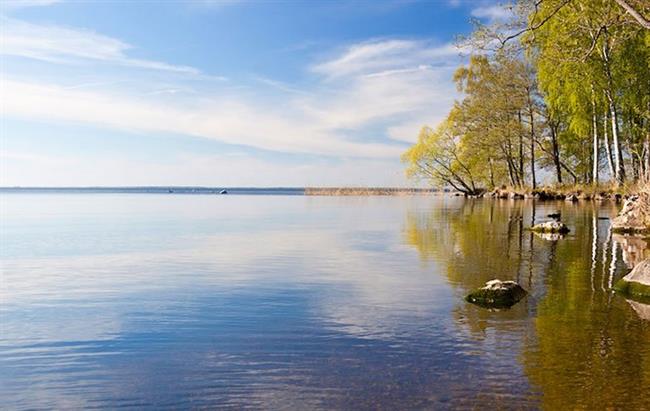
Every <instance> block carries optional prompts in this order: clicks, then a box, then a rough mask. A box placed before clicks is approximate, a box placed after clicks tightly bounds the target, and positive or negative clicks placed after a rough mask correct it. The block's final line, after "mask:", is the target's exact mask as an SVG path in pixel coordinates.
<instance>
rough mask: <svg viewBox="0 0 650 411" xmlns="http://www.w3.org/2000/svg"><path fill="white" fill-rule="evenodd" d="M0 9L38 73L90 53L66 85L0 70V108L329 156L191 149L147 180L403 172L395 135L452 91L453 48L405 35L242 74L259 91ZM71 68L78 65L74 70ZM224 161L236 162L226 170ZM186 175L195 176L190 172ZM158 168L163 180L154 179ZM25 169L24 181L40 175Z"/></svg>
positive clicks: (14, 44)
mask: <svg viewBox="0 0 650 411" xmlns="http://www.w3.org/2000/svg"><path fill="white" fill-rule="evenodd" d="M0 18H2V23H3V24H2V25H3V27H2V32H3V36H1V38H0V54H3V55H5V56H13V57H18V58H19V59H18V60H22V59H30V60H32V61H37V62H39V64H40V65H41V66H38V67H41V68H44V70H43V71H42V72H43V73H49V72H50V70H49V68H51V67H54V66H58V65H62V64H64V65H67V64H75V63H88V62H90V63H93V71H92V74H93V75H92V77H90V78H87V77H86V75H83V76H80V78H79V79H82V80H83V81H79V82H78V84H72V85H71V84H70V78H68V77H65V78H64V77H56V76H53V75H49V74H48V75H47V76H45V75H43V76H40V77H39V76H35V75H34V74H33V73H35V72H38V71H37V70H34V71H33V72H32V73H31V74H24V73H20V72H13V73H7V72H4V73H2V76H3V82H2V83H3V84H2V87H3V89H2V92H3V95H4V96H9V98H3V99H0V106H1V107H0V112H1V113H2V115H3V116H8V117H13V118H19V119H24V120H27V121H30V120H35V121H39V122H42V121H43V122H55V123H65V124H73V125H76V124H84V125H91V126H94V127H99V128H105V129H110V130H126V131H130V132H136V133H139V134H147V135H164V134H173V135H184V136H190V137H194V138H201V139H207V140H213V141H218V142H220V143H226V144H231V145H234V146H238V148H239V147H241V146H247V147H252V148H255V149H260V150H265V151H274V152H282V153H294V154H295V153H297V154H309V155H317V156H322V157H325V158H328V161H336V162H337V165H335V166H333V165H331V164H320V163H319V164H315V165H313V166H310V167H307V168H300V167H297V166H295V165H292V166H289V165H278V164H275V163H272V164H270V163H267V162H263V161H260V160H254V159H251V158H250V157H242V158H240V159H238V160H237V161H235V160H226V159H223V158H222V159H218V160H216V159H214V158H209V159H202V158H194V157H193V158H191V159H190V160H188V161H191V162H193V163H195V165H194V166H192V167H190V166H187V165H180V164H175V165H173V166H171V165H169V166H167V165H165V166H155V165H152V166H151V167H150V168H151V174H147V175H153V174H156V173H157V172H160V176H161V177H160V179H156V180H147V179H146V176H144V177H143V180H142V181H141V183H143V184H166V183H167V184H171V183H172V182H178V183H181V184H182V183H185V184H188V183H189V184H192V183H193V184H197V183H199V182H200V181H205V182H206V183H207V181H208V180H209V179H210V175H214V173H215V172H217V171H218V172H223V174H224V175H227V174H232V175H237V176H238V178H240V181H243V177H242V176H247V175H248V174H246V173H247V171H245V170H246V169H247V168H246V166H245V164H248V165H249V169H250V166H251V165H253V166H254V167H253V169H254V170H255V172H254V173H253V174H255V175H257V176H259V175H261V174H268V175H269V184H272V182H271V180H270V179H271V176H272V175H275V176H276V178H277V180H275V181H280V180H281V179H282V180H281V181H286V182H287V184H289V182H293V181H294V180H295V184H296V185H302V184H310V183H313V184H315V185H318V184H340V183H341V182H343V181H345V179H346V177H347V178H348V179H349V178H350V176H351V175H354V174H355V173H356V174H357V175H359V176H363V175H365V176H369V175H373V176H378V179H369V180H367V181H366V180H363V179H361V177H360V178H359V179H360V180H358V181H357V184H381V181H393V182H395V181H403V180H402V174H401V169H400V166H399V163H398V160H397V159H398V158H399V155H400V154H401V153H402V152H403V150H404V149H405V148H406V147H407V145H406V143H408V142H412V141H414V140H415V139H416V138H417V133H418V130H419V128H420V127H421V126H422V125H424V124H428V125H435V122H437V121H438V120H439V119H440V118H441V117H442V116H443V115H444V114H445V113H446V112H447V111H448V109H449V107H450V106H451V104H452V103H453V99H454V97H455V96H456V91H455V88H454V87H453V84H452V83H451V80H450V79H451V74H452V72H453V70H454V68H455V66H456V65H457V64H458V63H459V62H460V57H458V50H457V49H456V48H455V47H454V46H453V45H451V44H435V43H433V42H429V41H425V40H413V39H382V40H373V41H365V42H359V43H355V44H349V45H347V46H346V47H342V48H341V49H339V50H338V52H337V53H336V52H335V53H332V54H330V57H329V58H327V59H320V60H319V61H317V62H312V64H309V62H307V63H306V64H305V75H306V76H308V80H309V81H306V82H296V83H293V82H286V81H284V82H282V81H278V80H276V79H272V78H268V77H265V76H257V77H254V79H255V80H256V81H257V82H258V84H262V85H264V86H266V91H268V92H269V93H267V94H265V95H264V96H263V98H262V97H261V96H260V95H259V93H258V89H255V90H253V91H252V90H251V88H250V87H248V86H246V85H245V84H235V82H232V83H227V86H226V85H225V84H224V85H221V86H220V85H218V83H219V82H211V81H210V80H212V78H208V77H207V76H206V75H204V74H201V73H200V72H199V70H198V69H196V68H193V67H188V66H184V65H174V64H170V63H166V62H162V61H156V60H147V59H140V58H135V57H133V56H132V54H131V53H132V51H133V47H132V46H131V45H130V44H128V43H126V42H124V41H121V40H119V39H115V38H112V37H109V36H105V35H102V34H100V33H96V32H94V31H90V30H84V29H78V28H70V27H62V26H53V25H37V24H33V23H28V22H24V21H20V20H16V19H12V18H8V17H0ZM116 66H119V67H120V70H121V71H120V74H119V75H115V70H112V69H109V70H101V72H100V70H94V68H95V67H96V68H97V69H102V68H106V67H109V68H114V67H116ZM8 67H9V66H8ZM81 67H83V66H81ZM150 70H155V71H157V72H159V73H158V74H160V76H157V78H156V79H155V80H154V79H149V78H148V77H149V76H147V75H146V74H143V73H149V71H150ZM65 71H66V72H67V71H69V70H68V69H67V68H66V69H65ZM80 71H82V72H84V73H86V72H85V71H84V69H83V68H82V69H81V70H80ZM88 74H91V73H90V72H88ZM125 74H126V75H125ZM177 74H182V75H180V76H179V75H177ZM134 79H137V81H135V80H134ZM215 84H216V85H215ZM302 84H308V86H304V85H302ZM161 138H162V137H161ZM16 160H17V157H16V156H15V155H14V156H13V161H16ZM23 160H24V161H27V159H26V158H23ZM32 160H34V161H32V162H31V163H34V162H38V163H39V164H41V165H42V170H40V175H41V176H42V175H43V174H44V173H47V170H48V168H47V167H49V166H48V164H50V163H51V162H47V161H40V162H39V161H37V160H35V159H32ZM75 161H76V160H75ZM84 161H85V160H84ZM114 162H115V160H114V159H111V161H110V162H107V163H106V164H105V165H106V167H107V168H112V169H115V167H114ZM31 163H30V164H31ZM86 163H88V164H86ZM90 163H92V165H93V166H94V165H96V164H98V163H97V162H96V161H91V160H89V161H86V162H85V163H84V164H85V165H84V166H83V167H86V168H88V169H89V170H90V169H91V168H92V167H90V166H89V164H90ZM111 164H112V165H111ZM197 164H200V167H199V166H198V165H197ZM217 164H219V165H218V166H217ZM225 164H227V165H230V166H232V167H231V168H232V169H233V170H237V171H236V172H230V173H228V171H227V170H228V167H225V166H223V165H225ZM52 167H54V166H52ZM57 167H58V166H57ZM79 167H81V168H83V167H82V166H79ZM179 167H181V168H182V169H183V170H187V174H184V175H183V178H186V179H184V180H182V181H181V180H174V179H173V176H174V175H176V174H175V173H177V170H178V169H179ZM197 167H199V168H197ZM32 168H33V165H32ZM27 169H28V168H23V169H18V168H16V169H12V170H13V171H12V170H6V173H5V174H6V175H9V174H8V173H9V172H11V173H12V174H11V175H13V178H14V180H11V183H12V184H14V183H19V182H20V181H21V180H20V178H21V177H20V175H22V174H24V171H25V170H27ZM66 169H75V170H76V168H75V167H72V166H71V167H67V168H66V167H63V166H61V167H59V168H58V169H57V170H58V171H56V173H54V171H53V173H54V174H52V175H64V174H65V170H66ZM124 169H125V170H127V169H128V170H131V171H133V170H135V169H137V165H134V164H132V163H129V164H128V167H127V164H125V166H124ZM362 169H363V170H366V172H363V171H362ZM16 170H22V171H21V172H17V171H16ZM156 170H157V171H156ZM264 170H267V171H264ZM323 170H328V171H326V172H327V173H330V175H331V179H329V180H328V179H326V178H324V177H321V178H318V176H319V175H321V174H323ZM37 171H38V170H37ZM34 173H36V174H38V173H37V172H36V171H34ZM57 173H58V174H57ZM192 173H194V174H195V175H197V176H198V175H201V176H202V177H201V178H203V179H204V180H199V179H195V180H191V177H190V174H192ZM387 173H388V174H390V175H387ZM133 174H137V173H135V172H133ZM253 174H251V177H250V178H251V181H254V175H253ZM87 176H88V179H86V180H87V181H86V180H84V181H85V182H88V183H90V180H89V179H90V177H93V178H99V175H96V174H92V172H90V171H89V172H88V174H87ZM292 176H295V178H294V179H293V180H292V178H293V177H292ZM311 176H313V180H311V178H312V177H311ZM163 177H164V178H167V179H168V180H164V181H163ZM379 177H381V178H379ZM33 178H34V181H36V180H38V178H41V177H39V176H38V175H34V176H33ZM61 178H62V179H61V180H57V181H60V184H65V178H74V176H72V175H67V174H66V175H65V178H63V177H61ZM145 180H146V181H145ZM261 180H262V178H261V177H258V180H257V181H260V182H259V183H257V184H262V182H261ZM23 181H24V180H23ZM210 181H213V180H210ZM115 183H120V184H133V183H134V182H133V181H131V180H129V181H127V182H121V180H120V181H115ZM222 184H223V182H222ZM233 184H236V182H233ZM241 184H243V183H241ZM253 184H254V183H253Z"/></svg>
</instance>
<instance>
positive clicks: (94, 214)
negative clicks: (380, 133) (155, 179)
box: [0, 193, 650, 410]
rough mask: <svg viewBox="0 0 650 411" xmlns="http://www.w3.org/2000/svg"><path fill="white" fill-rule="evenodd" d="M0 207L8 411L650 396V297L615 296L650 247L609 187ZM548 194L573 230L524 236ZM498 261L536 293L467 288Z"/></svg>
mask: <svg viewBox="0 0 650 411" xmlns="http://www.w3.org/2000/svg"><path fill="white" fill-rule="evenodd" d="M0 205H1V212H2V214H1V216H2V219H1V224H2V225H1V232H0V234H1V237H0V240H1V247H0V256H1V259H2V283H1V288H0V296H1V311H0V327H1V333H0V408H3V409H34V408H59V409H62V408H65V409H75V408H110V409H114V408H120V407H135V408H150V409H164V408H172V409H179V408H190V407H191V408H222V409H223V408H233V409H242V408H249V409H320V408H322V409H332V408H334V409H376V408H384V409H409V408H410V409H412V408H417V409H422V408H429V409H447V408H485V407H491V408H494V407H498V408H514V409H522V408H544V409H553V410H555V409H574V408H577V409H603V408H616V409H622V408H625V409H644V408H646V409H648V408H650V318H647V317H648V314H647V311H646V312H645V314H644V311H643V310H644V309H645V310H648V309H650V307H648V306H643V305H639V304H636V303H633V302H628V301H626V300H625V299H624V298H622V297H620V296H618V295H614V294H612V293H611V292H610V288H611V286H612V284H613V283H614V282H615V281H616V280H617V279H618V278H620V277H621V276H622V275H624V274H625V273H626V272H627V271H628V268H627V266H629V265H631V264H633V263H634V262H635V261H636V260H638V259H639V258H643V251H642V250H643V249H644V248H645V242H644V240H639V239H636V240H630V239H624V238H622V237H616V236H612V235H611V234H610V233H609V221H608V220H606V219H603V218H604V217H611V216H613V215H614V214H615V213H616V207H615V206H614V205H611V204H608V205H603V206H602V207H596V206H594V205H592V204H588V205H574V204H570V203H564V202H560V203H538V204H537V205H534V204H533V203H532V202H530V201H525V202H524V201H518V202H512V201H508V200H499V201H492V200H464V199H462V198H458V197H442V196H412V197H305V196H280V195H278V196H244V195H242V196H209V195H193V196H192V195H174V194H171V195H161V194H82V193H76V194H70V193H66V194H57V193H32V194H19V193H8V194H7V193H6V194H3V195H1V196H0ZM556 210H561V211H562V218H563V220H564V221H565V222H566V223H567V224H568V225H569V227H570V228H571V229H572V232H571V233H570V234H569V235H568V236H567V237H565V238H563V239H560V240H557V241H551V240H547V239H544V238H542V237H539V236H537V235H535V234H532V233H530V232H527V231H525V227H527V226H529V225H530V224H531V222H533V221H540V220H543V219H544V217H545V215H546V214H548V213H550V212H554V211H556ZM599 217H600V218H599ZM492 278H500V279H514V280H517V281H519V282H520V283H521V284H522V285H523V286H524V288H526V289H528V290H529V291H530V295H529V296H528V297H527V298H526V299H524V300H522V301H521V302H520V303H519V304H517V305H516V306H514V307H513V308H512V309H510V310H505V311H498V312H494V311H488V310H485V309H482V308H479V307H476V306H473V305H470V304H468V303H466V302H465V301H464V300H463V297H464V295H465V294H466V293H468V292H469V290H471V289H473V288H475V287H478V286H480V285H482V284H483V283H484V282H485V281H487V280H489V279H492ZM635 304H636V305H635ZM644 315H645V316H646V319H643V318H642V317H643V316H644Z"/></svg>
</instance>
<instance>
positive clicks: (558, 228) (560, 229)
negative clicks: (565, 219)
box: [531, 221, 570, 234]
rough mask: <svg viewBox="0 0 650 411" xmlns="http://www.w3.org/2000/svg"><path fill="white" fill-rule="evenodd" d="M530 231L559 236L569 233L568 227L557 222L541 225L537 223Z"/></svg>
mask: <svg viewBox="0 0 650 411" xmlns="http://www.w3.org/2000/svg"><path fill="white" fill-rule="evenodd" d="M531 230H532V231H535V232H538V233H560V234H566V233H568V232H569V231H570V230H569V227H567V226H566V224H564V223H561V222H559V221H546V222H543V223H539V224H536V225H534V226H532V227H531Z"/></svg>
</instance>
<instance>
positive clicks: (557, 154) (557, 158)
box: [550, 123, 562, 184]
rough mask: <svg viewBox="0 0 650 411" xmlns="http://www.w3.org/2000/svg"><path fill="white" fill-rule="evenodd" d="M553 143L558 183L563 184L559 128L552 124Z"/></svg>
mask: <svg viewBox="0 0 650 411" xmlns="http://www.w3.org/2000/svg"><path fill="white" fill-rule="evenodd" d="M550 129H551V142H552V144H553V163H554V164H555V173H556V175H557V183H558V184H562V164H561V162H560V147H559V145H558V141H557V128H556V125H555V124H553V123H551V124H550Z"/></svg>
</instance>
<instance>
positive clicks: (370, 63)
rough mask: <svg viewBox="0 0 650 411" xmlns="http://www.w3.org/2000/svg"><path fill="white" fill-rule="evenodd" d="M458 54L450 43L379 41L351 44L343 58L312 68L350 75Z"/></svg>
mask: <svg viewBox="0 0 650 411" xmlns="http://www.w3.org/2000/svg"><path fill="white" fill-rule="evenodd" d="M458 54H459V51H458V50H457V48H456V47H455V46H454V45H452V44H443V45H439V46H430V45H428V44H427V43H426V42H423V41H416V40H399V39H398V40H395V39H390V40H380V41H372V42H366V43H361V44H355V45H352V46H350V47H348V48H347V49H346V50H345V51H344V53H343V54H342V55H340V56H338V57H336V58H334V59H330V60H327V61H325V62H322V63H320V64H317V65H315V66H314V67H313V68H312V69H313V71H314V72H316V73H319V74H324V75H326V76H328V77H341V76H352V75H358V74H371V73H375V72H381V71H383V70H395V69H405V68H413V67H418V66H419V65H422V64H427V63H431V62H432V61H434V60H440V59H441V58H442V59H444V58H448V57H453V56H456V55H458Z"/></svg>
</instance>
